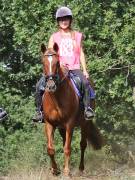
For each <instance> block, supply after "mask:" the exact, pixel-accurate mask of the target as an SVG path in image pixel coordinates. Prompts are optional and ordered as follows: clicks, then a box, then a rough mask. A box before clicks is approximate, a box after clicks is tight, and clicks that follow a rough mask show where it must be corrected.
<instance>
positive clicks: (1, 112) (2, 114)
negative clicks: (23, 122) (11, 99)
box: [0, 108, 7, 121]
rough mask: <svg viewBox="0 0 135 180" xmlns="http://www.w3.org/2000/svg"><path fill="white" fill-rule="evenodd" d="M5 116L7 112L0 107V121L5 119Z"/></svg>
mask: <svg viewBox="0 0 135 180" xmlns="http://www.w3.org/2000/svg"><path fill="white" fill-rule="evenodd" d="M6 117H7V112H6V111H5V110H3V109H2V108H0V121H3V120H5V118H6Z"/></svg>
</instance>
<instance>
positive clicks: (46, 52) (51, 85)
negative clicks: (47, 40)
mask: <svg viewBox="0 0 135 180" xmlns="http://www.w3.org/2000/svg"><path fill="white" fill-rule="evenodd" d="M58 50H59V47H58V45H57V44H56V43H55V44H54V46H53V48H48V49H46V47H45V45H44V44H42V45H41V51H42V63H43V70H44V74H45V79H46V86H45V91H46V92H55V91H56V89H57V86H58V84H59V81H60V74H59V70H60V62H59V58H58Z"/></svg>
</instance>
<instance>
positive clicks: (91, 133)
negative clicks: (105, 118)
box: [86, 121, 104, 150]
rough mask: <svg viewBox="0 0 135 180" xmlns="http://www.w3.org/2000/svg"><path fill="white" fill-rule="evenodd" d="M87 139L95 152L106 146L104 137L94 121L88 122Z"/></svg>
mask: <svg viewBox="0 0 135 180" xmlns="http://www.w3.org/2000/svg"><path fill="white" fill-rule="evenodd" d="M86 138H87V141H88V143H89V144H91V145H92V146H93V148H94V149H95V150H99V149H101V148H102V146H103V145H104V140H103V137H102V135H101V133H100V131H99V129H98V128H97V127H96V125H95V124H94V123H93V122H92V121H87V122H86Z"/></svg>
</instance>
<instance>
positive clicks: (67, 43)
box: [53, 31, 82, 70]
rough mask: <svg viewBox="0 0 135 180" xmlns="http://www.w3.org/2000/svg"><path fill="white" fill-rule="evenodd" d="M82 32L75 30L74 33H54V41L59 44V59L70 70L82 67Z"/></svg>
mask: <svg viewBox="0 0 135 180" xmlns="http://www.w3.org/2000/svg"><path fill="white" fill-rule="evenodd" d="M81 39H82V33H80V32H77V31H75V32H74V35H72V37H71V36H63V35H62V34H61V33H60V32H56V33H54V34H53V41H54V43H57V44H58V46H59V51H58V54H59V60H60V63H61V64H63V65H64V66H67V67H68V68H69V70H74V69H80V50H81Z"/></svg>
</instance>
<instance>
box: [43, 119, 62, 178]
mask: <svg viewBox="0 0 135 180" xmlns="http://www.w3.org/2000/svg"><path fill="white" fill-rule="evenodd" d="M45 131H46V135H47V152H48V155H49V156H50V159H51V165H52V173H53V174H54V175H57V174H59V172H60V171H59V170H58V168H57V164H56V161H55V157H54V155H55V150H54V145H53V140H54V131H55V129H54V127H53V126H52V125H51V124H49V123H48V122H46V125H45Z"/></svg>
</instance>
